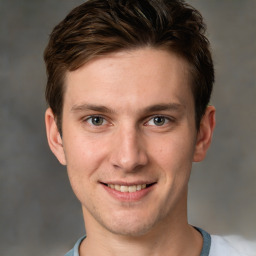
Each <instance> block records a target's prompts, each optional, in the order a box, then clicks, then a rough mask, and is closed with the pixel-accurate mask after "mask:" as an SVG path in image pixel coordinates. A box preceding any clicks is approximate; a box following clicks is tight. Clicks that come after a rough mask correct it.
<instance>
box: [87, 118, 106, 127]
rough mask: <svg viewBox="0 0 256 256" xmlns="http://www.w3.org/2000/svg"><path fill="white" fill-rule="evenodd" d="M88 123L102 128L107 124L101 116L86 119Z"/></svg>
mask: <svg viewBox="0 0 256 256" xmlns="http://www.w3.org/2000/svg"><path fill="white" fill-rule="evenodd" d="M86 121H87V122H88V123H89V124H91V125H94V126H101V125H103V124H105V122H106V120H105V119H104V118H103V117H101V116H90V117H89V118H87V119H86Z"/></svg>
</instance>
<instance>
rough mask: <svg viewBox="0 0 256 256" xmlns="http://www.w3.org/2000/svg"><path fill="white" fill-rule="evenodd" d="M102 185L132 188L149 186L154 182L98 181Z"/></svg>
mask: <svg viewBox="0 0 256 256" xmlns="http://www.w3.org/2000/svg"><path fill="white" fill-rule="evenodd" d="M100 183H102V184H113V185H121V186H133V185H142V184H146V185H150V184H153V183H156V181H143V180H141V181H134V182H128V181H104V182H103V181H100Z"/></svg>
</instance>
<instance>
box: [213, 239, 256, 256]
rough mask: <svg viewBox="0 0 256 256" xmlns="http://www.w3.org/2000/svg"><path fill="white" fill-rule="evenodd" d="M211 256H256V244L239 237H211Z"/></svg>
mask: <svg viewBox="0 0 256 256" xmlns="http://www.w3.org/2000/svg"><path fill="white" fill-rule="evenodd" d="M209 256H256V242H251V241H247V240H245V239H243V238H241V237H239V236H215V235H211V247H210V252H209Z"/></svg>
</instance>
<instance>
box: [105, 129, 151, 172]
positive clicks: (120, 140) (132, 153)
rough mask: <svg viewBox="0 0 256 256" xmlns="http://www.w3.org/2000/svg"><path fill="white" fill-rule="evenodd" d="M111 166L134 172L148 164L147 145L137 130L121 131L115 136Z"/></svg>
mask: <svg viewBox="0 0 256 256" xmlns="http://www.w3.org/2000/svg"><path fill="white" fill-rule="evenodd" d="M112 149H113V150H112V153H111V156H110V161H111V164H112V165H113V166H114V167H115V168H116V169H120V170H122V171H125V172H134V171H137V170H139V169H140V168H141V167H143V166H145V165H146V164H147V163H148V155H147V152H146V145H145V143H143V139H142V136H141V135H140V133H139V132H138V131H137V130H136V128H130V129H121V128H120V129H119V131H118V134H115V139H114V141H113V144H112Z"/></svg>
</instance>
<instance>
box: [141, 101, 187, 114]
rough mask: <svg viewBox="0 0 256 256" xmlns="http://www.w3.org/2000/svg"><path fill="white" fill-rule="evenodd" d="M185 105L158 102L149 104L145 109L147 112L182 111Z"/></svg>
mask: <svg viewBox="0 0 256 256" xmlns="http://www.w3.org/2000/svg"><path fill="white" fill-rule="evenodd" d="M184 108H185V107H184V106H183V105H182V104H179V103H169V104H156V105H152V106H149V107H147V108H145V110H143V112H145V113H150V112H157V111H170V110H172V111H180V110H182V109H184Z"/></svg>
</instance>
